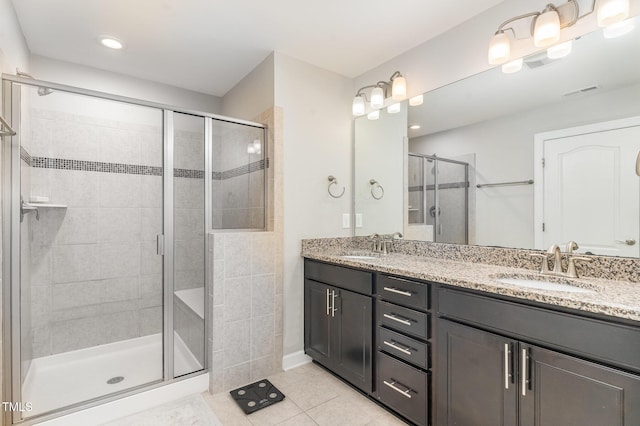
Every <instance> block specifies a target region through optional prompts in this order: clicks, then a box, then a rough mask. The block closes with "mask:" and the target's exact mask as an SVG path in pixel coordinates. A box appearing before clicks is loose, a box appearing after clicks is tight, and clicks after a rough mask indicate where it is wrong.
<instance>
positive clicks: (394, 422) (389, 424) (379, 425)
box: [367, 411, 409, 426]
mask: <svg viewBox="0 0 640 426" xmlns="http://www.w3.org/2000/svg"><path fill="white" fill-rule="evenodd" d="M408 424H409V423H406V422H404V421H402V420H401V419H400V418H398V417H396V416H394V415H393V414H391V413H389V412H386V411H383V412H382V413H380V414H379V415H378V414H376V415H375V416H374V419H373V420H372V421H370V422H369V423H367V426H403V425H408Z"/></svg>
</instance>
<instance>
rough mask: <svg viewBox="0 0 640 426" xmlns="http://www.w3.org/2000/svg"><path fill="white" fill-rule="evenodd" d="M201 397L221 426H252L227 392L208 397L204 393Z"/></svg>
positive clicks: (207, 394) (206, 393)
mask: <svg viewBox="0 0 640 426" xmlns="http://www.w3.org/2000/svg"><path fill="white" fill-rule="evenodd" d="M202 396H203V397H204V400H205V401H206V402H207V403H208V404H209V406H210V407H211V409H212V410H213V412H214V413H215V415H216V416H217V417H218V419H220V421H221V422H222V424H223V425H225V426H252V424H251V422H250V421H249V419H247V416H246V414H244V412H243V411H242V410H241V409H240V407H238V405H237V404H236V402H235V401H234V400H233V398H231V395H229V394H228V393H227V392H220V393H217V394H215V395H210V394H209V393H208V392H205V393H203V394H202Z"/></svg>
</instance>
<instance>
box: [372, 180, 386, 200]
mask: <svg viewBox="0 0 640 426" xmlns="http://www.w3.org/2000/svg"><path fill="white" fill-rule="evenodd" d="M369 184H370V185H371V196H372V197H373V198H375V199H376V200H381V199H382V197H384V188H383V187H382V185H380V184H379V183H378V181H377V180H375V179H371V180H370V181H369ZM376 187H378V188H380V196H379V197H376V194H375V193H374V192H373V190H374V189H376Z"/></svg>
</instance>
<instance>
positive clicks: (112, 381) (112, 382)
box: [107, 376, 124, 385]
mask: <svg viewBox="0 0 640 426" xmlns="http://www.w3.org/2000/svg"><path fill="white" fill-rule="evenodd" d="M123 380H124V377H123V376H116V377H112V378H110V379H109V380H107V384H108V385H115V384H116V383H120V382H121V381H123Z"/></svg>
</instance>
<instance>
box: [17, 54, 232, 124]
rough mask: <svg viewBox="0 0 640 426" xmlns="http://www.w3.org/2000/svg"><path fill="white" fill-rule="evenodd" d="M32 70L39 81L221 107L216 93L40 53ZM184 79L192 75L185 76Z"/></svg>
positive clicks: (172, 103)
mask: <svg viewBox="0 0 640 426" xmlns="http://www.w3.org/2000/svg"><path fill="white" fill-rule="evenodd" d="M14 71H15V70H14ZM30 72H31V74H33V76H34V77H35V78H36V79H38V80H43V81H50V82H53V83H59V84H66V85H69V86H75V87H80V88H83V89H90V90H97V91H99V92H105V93H110V94H115V95H120V96H127V97H130V98H135V99H141V100H145V101H151V102H158V103H161V104H167V105H170V106H176V107H180V108H186V109H191V110H195V111H202V112H208V113H213V114H219V113H220V111H221V106H222V100H221V99H220V98H218V97H217V96H212V95H207V94H204V93H198V92H194V91H191V90H187V89H181V88H179V87H175V86H169V85H166V84H162V83H155V82H152V81H148V80H142V79H139V78H136V77H130V76H128V75H124V74H118V73H114V72H111V71H104V70H100V69H97V68H92V67H87V66H84V65H78V64H73V63H71V62H63V61H58V60H55V59H50V58H45V57H42V56H37V55H33V56H31V69H30ZM185 78H189V76H188V75H185Z"/></svg>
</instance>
